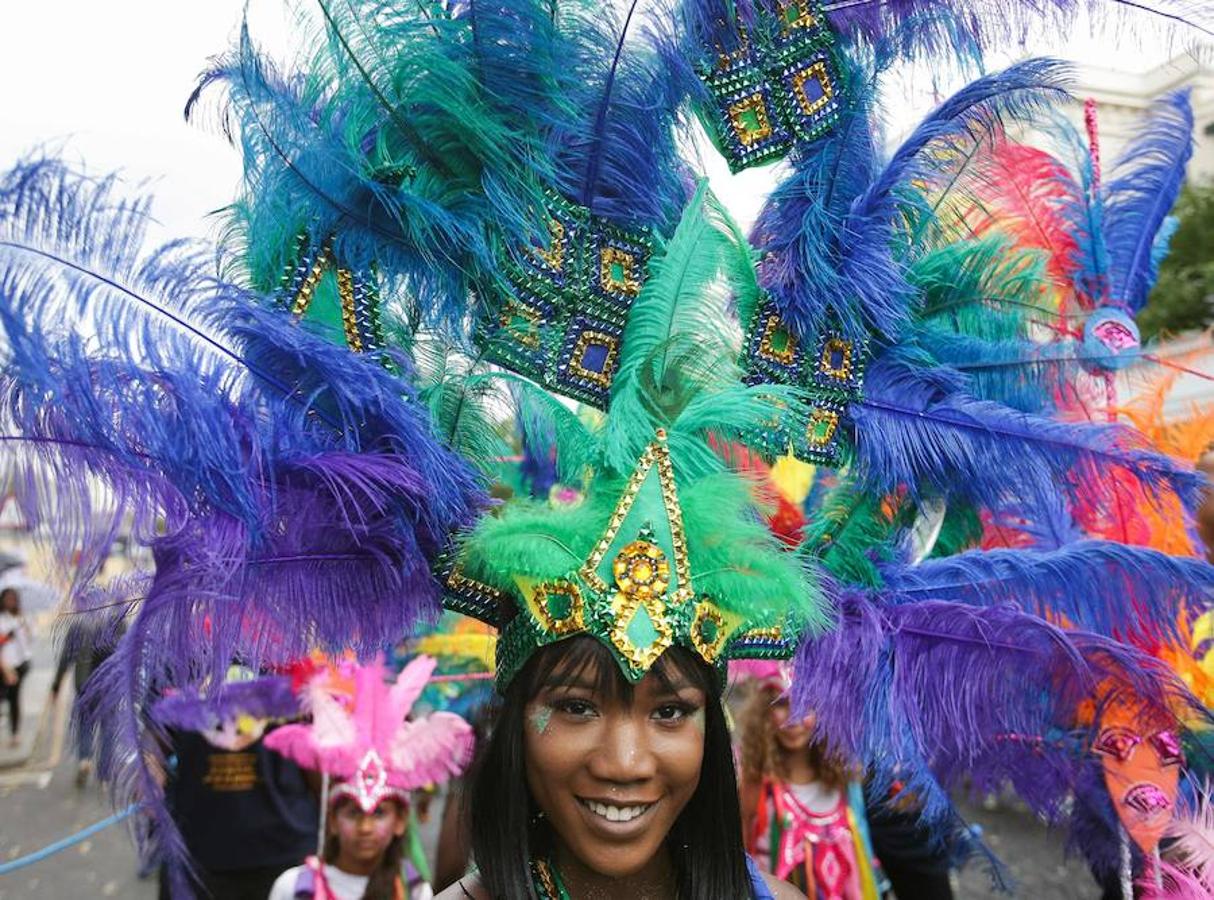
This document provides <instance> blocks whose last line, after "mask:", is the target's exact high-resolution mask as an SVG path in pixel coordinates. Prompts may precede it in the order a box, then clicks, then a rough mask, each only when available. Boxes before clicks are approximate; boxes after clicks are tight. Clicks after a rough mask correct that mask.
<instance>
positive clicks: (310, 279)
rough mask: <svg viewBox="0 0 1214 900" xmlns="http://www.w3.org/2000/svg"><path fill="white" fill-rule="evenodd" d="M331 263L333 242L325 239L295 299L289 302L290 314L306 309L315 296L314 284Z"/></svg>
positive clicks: (305, 310)
mask: <svg viewBox="0 0 1214 900" xmlns="http://www.w3.org/2000/svg"><path fill="white" fill-rule="evenodd" d="M331 265H333V243H332V241H326V242H325V245H324V246H323V247H322V248H321V250H320V253H318V254H316V259H315V260H314V261H313V263H312V268H311V270H310V271H309V272H308V276H307V277H306V278H305V279H304V283H303V284H302V285H300V287H299V292H298V293H297V294H296V295H295V300H294V302H292V304H291V313H292V315H296V316H302V315H303V314H304V313H306V312H307V311H308V307H309V306H311V305H312V298H313V297H314V296H316V286H317V285H319V284H320V279H321V278H323V277H324V275H325V272H327V271H328V269H329V267H330V266H331Z"/></svg>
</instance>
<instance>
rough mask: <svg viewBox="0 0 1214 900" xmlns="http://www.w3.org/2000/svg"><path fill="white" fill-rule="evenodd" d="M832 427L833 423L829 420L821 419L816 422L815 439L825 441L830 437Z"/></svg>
mask: <svg viewBox="0 0 1214 900" xmlns="http://www.w3.org/2000/svg"><path fill="white" fill-rule="evenodd" d="M830 426H831V422H830V420H829V419H819V420H818V421H816V422H814V431H813V433H814V439H815V440H818V441H824V440H826V439H827V438H828V437H830Z"/></svg>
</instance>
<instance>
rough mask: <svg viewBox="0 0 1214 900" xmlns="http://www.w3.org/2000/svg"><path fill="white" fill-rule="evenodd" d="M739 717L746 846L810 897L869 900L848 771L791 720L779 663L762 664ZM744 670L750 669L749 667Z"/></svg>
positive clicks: (858, 811)
mask: <svg viewBox="0 0 1214 900" xmlns="http://www.w3.org/2000/svg"><path fill="white" fill-rule="evenodd" d="M769 666H770V667H771V668H772V671H771V672H764V673H759V672H757V671H752V672H751V676H752V677H754V676H759V677H758V683H757V684H755V685H753V690H752V693H751V696H750V699H749V700H748V701H747V702H746V705H745V706H744V708H743V710H742V715H741V722H740V724H741V728H742V740H741V760H740V779H739V781H740V788H739V790H740V791H741V800H742V828H743V834H744V835H745V837H746V849H747V851H748V852H749V853H750V854H751V856H752V857H754V859H755V861H756V862H757V863H758V864H759V866H760V867H761V868H763V869H764V870H765V871H768V872H771V873H772V874H774V875H775V876H776V877H777V878H780V879H782V880H785V881H788V882H790V883H791V884H793V885H795V886H796V887H798V888H800V889H801V890H802V891H804V892H805V895H806V896H807V897H808V898H810V900H875V898H877V897H878V896H879V895H878V892H877V883H876V876H875V872H874V866H873V854H872V848H871V845H870V843H869V839H868V834H867V828H866V825H865V822H864V812H863V810H864V800H863V795H862V792H861V789H860V785H859V784H858V783H857V781H856V778H855V774H856V773H853V772H851V771H849V769H848V768H847V766H846V765H845V764H844V763H843V762H841V761H840V760H838V759H836V758H834V757H832V756H831V755H830V754H829V753H828V752H827V751H826V748H825V746H824V745H823V744H822V742H820V741H818V740H816V739H815V738H814V736H813V718H812V717H810V718H808V719H805V720H803V721H790V716H789V703H788V698H787V696H786V690H787V684H786V680H785V679H786V668H785V667H784V666H780V665H779V664H774V663H773V664H769ZM751 669H752V670H753V669H754V666H753V665H752V667H751Z"/></svg>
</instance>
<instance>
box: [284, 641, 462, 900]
mask: <svg viewBox="0 0 1214 900" xmlns="http://www.w3.org/2000/svg"><path fill="white" fill-rule="evenodd" d="M433 670H434V660H433V659H430V658H428V657H425V656H419V657H417V658H416V659H414V660H413V661H412V662H410V663H409V665H407V666H405V668H404V670H403V671H402V672H401V673H400V676H399V677H398V678H397V679H396V682H395V684H393V685H391V686H389V685H387V684H385V682H384V678H385V675H386V674H387V673H386V670H385V668H384V665H383V663H382V661H377V662H375V663H374V664H371V665H364V666H357V665H355V664H354V663H352V662H350V661H346V662H344V663H338V664H336V665H332V666H323V667H321V668H319V669H318V670H317V671H315V672H314V674H313V675H312V676H311V677H309V679H308V683H307V685H306V686H305V688H304V691H305V701H304V706H305V708H307V709H308V710H310V711H311V714H312V722H311V723H309V724H291V725H284V726H282V727H281V728H279V729H278V730H277V731H274V732H273V733H272V734H270V735H269V736H268V737H267V738H266V746H267V747H269V748H270V749H271V750H274V751H276V752H278V753H281V754H282V755H284V756H286V757H287V758H288V759H291V760H292V761H294V762H295V763H297V764H298V765H300V766H303V767H304V768H307V769H312V770H314V771H316V772H319V773H321V774H322V775H323V777H324V781H325V782H326V783H327V784H331V788H330V789H328V790H327V791H325V793H326V797H325V799H324V802H325V804H326V806H327V818H326V821H325V825H324V841H323V848H324V851H323V853H322V855H321V858H320V859H318V858H316V857H309V858H308V859H307V860H306V861H305V862H304V864H303V865H302V866H296V867H295V868H292V869H288V870H287V871H286V872H283V873H282V875H280V876H279V877H278V880H277V881H276V882H275V883H274V887H273V890H271V891H270V898H269V900H297V898H307V900H429V898H431V897H432V896H433V892H432V890H431V888H430V885H429V883H428V882H427V881H426V880H424V879H423V878H422V877H420V876H419V874H418V873H417V872H416V871H414V870H413V868H412V867H411V866H409V865H405V866H404V869H403V871H402V860H403V858H404V855H405V836H406V830H407V828H408V812H409V798H410V794H411V792H412V791H415V790H418V789H420V788H422V787H425V786H427V785H437V784H441V783H443V782H445V781H447V780H448V779H449V778H451V777H453V776H456V775H459V774H460V772H462V771H463V769H464V767H465V766H466V765H467V764H468V761H469V760H470V758H471V754H472V744H473V734H472V728H471V727H470V726H469V725H468V723H467V722H465V721H464V720H463V719H462V718H460V717H459V716H457V715H454V714H453V713H448V712H436V713H431V714H430V715H429V716H426V717H423V718H417V719H414V718H409V713H410V710H411V708H412V707H413V703H414V701H415V700H417V698H418V695H419V694H421V692H422V689H423V688H424V687H425V685H426V682H427V680H428V679H429V677H430V674H431V672H433Z"/></svg>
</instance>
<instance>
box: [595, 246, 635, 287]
mask: <svg viewBox="0 0 1214 900" xmlns="http://www.w3.org/2000/svg"><path fill="white" fill-rule="evenodd" d="M617 265H618V266H619V267H620V272H621V277H620V278H616V277H615V273H614V272H613V271H612V267H613V266H617ZM635 272H636V259H635V258H633V255H632V254H631V253H627V252H625V251H623V250H621V249H620V248H619V247H603V248H602V250H600V251H599V283H600V284H602V286H603V290H605V291H611V292H613V293H616V294H627V295H628V296H629V297H635V296H636V295H637V294H639V293H640V292H641V283H640V282H639V281H637V279H636V275H635Z"/></svg>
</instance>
